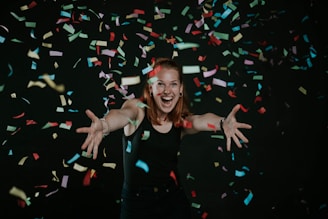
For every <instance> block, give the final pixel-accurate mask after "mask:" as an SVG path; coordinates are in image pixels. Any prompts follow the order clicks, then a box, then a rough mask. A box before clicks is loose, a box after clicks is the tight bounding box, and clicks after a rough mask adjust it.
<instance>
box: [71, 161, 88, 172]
mask: <svg viewBox="0 0 328 219" xmlns="http://www.w3.org/2000/svg"><path fill="white" fill-rule="evenodd" d="M73 169H74V170H77V171H79V172H85V171H87V169H88V168H87V167H84V166H82V165H80V164H78V163H74V166H73Z"/></svg>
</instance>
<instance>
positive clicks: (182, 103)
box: [142, 57, 191, 127]
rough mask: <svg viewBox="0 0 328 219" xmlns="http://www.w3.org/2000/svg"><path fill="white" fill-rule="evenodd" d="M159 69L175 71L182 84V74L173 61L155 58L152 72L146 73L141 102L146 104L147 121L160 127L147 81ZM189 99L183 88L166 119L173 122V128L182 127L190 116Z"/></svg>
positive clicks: (178, 66) (179, 67)
mask: <svg viewBox="0 0 328 219" xmlns="http://www.w3.org/2000/svg"><path fill="white" fill-rule="evenodd" d="M161 68H168V69H175V70H176V71H177V72H178V73H179V81H180V83H181V84H183V74H182V68H181V66H180V65H178V64H177V63H176V62H175V61H173V60H172V59H170V58H163V57H161V58H157V59H156V60H155V61H154V62H153V70H152V71H151V72H149V73H148V75H147V81H146V82H145V84H144V88H143V92H142V95H143V96H142V101H143V102H144V103H145V104H147V106H148V107H147V108H146V116H147V118H148V119H149V121H150V122H151V123H153V124H156V125H160V121H159V120H158V113H157V110H156V103H155V101H154V99H153V97H152V96H151V94H150V91H149V84H148V82H149V79H151V78H152V77H154V76H155V75H156V73H157V72H158V71H159V69H161ZM189 107H190V106H189V99H188V96H187V91H186V89H185V86H183V91H182V96H181V97H180V98H179V100H178V102H177V104H176V106H175V107H174V109H173V110H172V111H171V112H170V113H169V114H168V119H170V120H171V121H173V124H174V126H176V127H178V126H182V124H183V120H184V119H185V118H186V117H187V116H189V115H190V114H191V112H190V108H189Z"/></svg>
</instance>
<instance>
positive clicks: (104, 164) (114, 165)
mask: <svg viewBox="0 0 328 219" xmlns="http://www.w3.org/2000/svg"><path fill="white" fill-rule="evenodd" d="M102 166H103V167H110V168H112V169H115V168H116V163H103V164H102Z"/></svg>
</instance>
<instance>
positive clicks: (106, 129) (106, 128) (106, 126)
mask: <svg viewBox="0 0 328 219" xmlns="http://www.w3.org/2000/svg"><path fill="white" fill-rule="evenodd" d="M100 121H101V124H102V128H103V129H102V132H103V136H104V137H105V136H107V135H109V133H110V126H109V123H108V122H107V120H106V119H105V118H101V119H100Z"/></svg>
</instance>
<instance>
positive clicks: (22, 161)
mask: <svg viewBox="0 0 328 219" xmlns="http://www.w3.org/2000/svg"><path fill="white" fill-rule="evenodd" d="M27 158H28V156H25V157H22V159H20V160H19V162H18V165H20V166H23V165H24V163H25V161H26V160H27Z"/></svg>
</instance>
